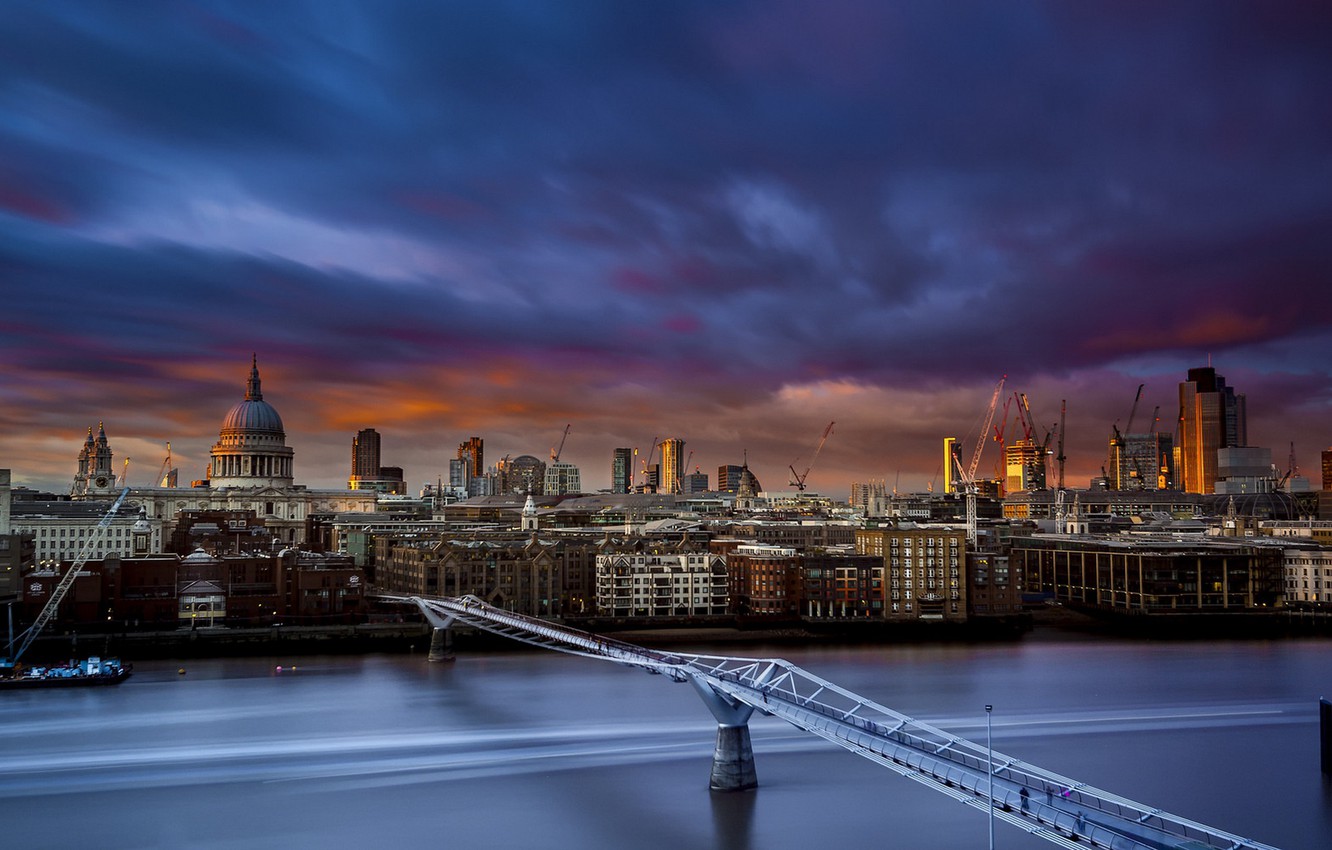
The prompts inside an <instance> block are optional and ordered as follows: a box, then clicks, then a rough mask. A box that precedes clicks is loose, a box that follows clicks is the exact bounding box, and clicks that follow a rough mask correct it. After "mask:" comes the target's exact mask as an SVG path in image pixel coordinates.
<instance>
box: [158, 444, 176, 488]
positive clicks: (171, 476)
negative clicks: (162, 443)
mask: <svg viewBox="0 0 1332 850" xmlns="http://www.w3.org/2000/svg"><path fill="white" fill-rule="evenodd" d="M166 449H167V453H166V460H164V461H162V469H161V470H159V471H158V473H157V486H158V487H175V486H176V469H175V467H173V466H172V465H171V442H170V441H168V442H167V444H166Z"/></svg>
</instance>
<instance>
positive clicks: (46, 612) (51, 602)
mask: <svg viewBox="0 0 1332 850" xmlns="http://www.w3.org/2000/svg"><path fill="white" fill-rule="evenodd" d="M128 495H129V488H128V487H126V488H125V489H124V490H121V491H120V496H119V497H118V498H117V499H116V501H115V503H114V504H112V505H111V510H109V511H107V512H106V514H105V515H104V516H103V517H102V521H101V522H99V523H97V527H96V528H94V529H93V530H92V533H90V534H89V535H88V539H87V540H85V541H84V542H83V548H82V549H80V550H79V554H78V556H77V557H75V558H74V563H73V564H71V565H70V567H69V571H68V572H66V573H65V575H64V576H62V577H61V579H60V582H59V583H58V584H56V586H55V590H53V591H51V598H50V599H48V600H47V601H46V605H45V606H44V607H43V608H42V611H41V613H40V614H38V615H37V619H36V620H34V621H33V623H32V625H31V626H29V627H28V629H27V631H25V632H23V633H22V634H21V635H19V637H18V640H19V644H18V650H17V651H15V652H14V654H13V655H12V656H10V658H9V663H10V664H13V663H15V662H17V661H18V660H19V659H20V658H22V657H23V653H24V652H26V651H27V650H28V647H29V646H31V645H32V642H33V641H34V640H36V639H37V636H38V635H40V634H41V633H42V629H44V628H46V624H47V623H49V622H51V618H52V617H54V616H55V614H56V609H58V608H59V607H60V603H61V602H62V601H64V599H65V595H66V594H68V593H69V590H70V588H72V587H73V586H74V580H75V579H76V578H78V576H79V570H81V569H83V567H84V565H85V564H87V563H88V560H89V559H90V558H92V554H93V551H94V550H96V548H97V544H98V542H99V541H100V540H101V539H102V535H103V534H104V533H105V532H106V529H107V527H108V526H110V525H111V520H113V519H115V516H116V512H117V511H119V510H120V506H121V505H122V504H124V502H125V497H126V496H128Z"/></svg>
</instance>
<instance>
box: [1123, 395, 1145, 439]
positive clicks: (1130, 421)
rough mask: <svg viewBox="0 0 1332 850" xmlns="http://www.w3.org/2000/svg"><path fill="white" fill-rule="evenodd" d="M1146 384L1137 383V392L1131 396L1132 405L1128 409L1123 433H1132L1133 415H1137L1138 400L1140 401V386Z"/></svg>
mask: <svg viewBox="0 0 1332 850" xmlns="http://www.w3.org/2000/svg"><path fill="white" fill-rule="evenodd" d="M1145 386H1147V385H1146V384H1138V394H1137V395H1135V396H1134V397H1133V407H1132V408H1131V409H1130V410H1129V418H1128V424H1127V425H1125V426H1124V433H1125V434H1132V433H1133V417H1135V416H1137V415H1138V402H1140V401H1142V388H1143V387H1145Z"/></svg>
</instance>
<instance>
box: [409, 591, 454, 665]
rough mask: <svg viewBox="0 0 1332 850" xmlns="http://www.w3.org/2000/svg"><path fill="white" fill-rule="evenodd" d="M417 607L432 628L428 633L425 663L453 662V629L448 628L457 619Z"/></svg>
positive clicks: (421, 606)
mask: <svg viewBox="0 0 1332 850" xmlns="http://www.w3.org/2000/svg"><path fill="white" fill-rule="evenodd" d="M417 607H418V608H420V609H421V613H423V614H425V617H426V619H427V620H429V621H430V625H431V626H432V627H433V631H431V632H430V652H429V653H428V654H427V655H426V661H453V660H454V658H453V629H451V628H450V626H452V625H453V623H454V621H455V620H457V619H458V618H457V617H455V616H453V615H452V614H440V613H439V612H438V611H434V610H432V609H431V608H430V607H429V606H427V605H418V606H417Z"/></svg>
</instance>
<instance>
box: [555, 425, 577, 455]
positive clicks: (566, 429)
mask: <svg viewBox="0 0 1332 850" xmlns="http://www.w3.org/2000/svg"><path fill="white" fill-rule="evenodd" d="M572 427H573V425H565V426H564V435H563V436H561V437H560V447H559V448H558V449H551V450H550V462H551V463H559V462H560V455H561V454H563V453H564V441H565V440H567V439H569V429H570V428H572Z"/></svg>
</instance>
